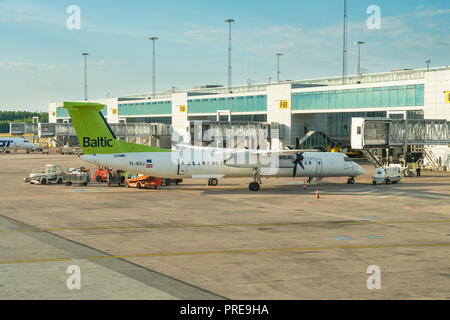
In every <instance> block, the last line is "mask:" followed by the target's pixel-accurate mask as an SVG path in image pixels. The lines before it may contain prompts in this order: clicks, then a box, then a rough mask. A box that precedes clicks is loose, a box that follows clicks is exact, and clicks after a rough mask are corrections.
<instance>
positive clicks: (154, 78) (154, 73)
mask: <svg viewBox="0 0 450 320" xmlns="http://www.w3.org/2000/svg"><path fill="white" fill-rule="evenodd" d="M148 40H151V41H153V76H152V79H153V99H154V98H155V95H156V62H155V55H156V52H155V41H156V40H158V37H150V38H148Z"/></svg>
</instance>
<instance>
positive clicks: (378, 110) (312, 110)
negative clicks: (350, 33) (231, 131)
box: [49, 66, 450, 167]
mask: <svg viewBox="0 0 450 320" xmlns="http://www.w3.org/2000/svg"><path fill="white" fill-rule="evenodd" d="M90 101H91V102H97V103H101V104H104V105H105V109H104V110H103V111H102V113H103V115H104V116H105V118H106V119H107V121H108V122H109V123H111V124H120V123H125V124H139V123H160V124H166V125H170V126H171V130H172V133H175V134H177V135H178V136H181V137H184V140H185V142H188V141H191V137H190V135H191V134H192V130H189V126H191V125H192V123H198V122H199V121H202V123H223V122H229V123H235V122H236V123H262V124H268V125H272V127H273V126H276V127H277V128H279V139H278V140H277V142H278V143H279V144H280V147H285V146H292V145H295V144H296V143H297V146H298V141H299V137H300V138H302V137H304V136H305V135H306V134H307V133H308V132H312V131H315V132H320V133H321V134H322V136H323V137H325V139H330V141H333V143H337V144H339V145H340V146H342V147H350V146H351V141H350V137H351V119H352V118H354V117H378V118H391V119H441V120H442V119H444V120H447V121H450V67H448V66H447V67H437V68H430V69H405V70H393V71H390V72H385V73H376V74H364V75H355V76H348V77H345V78H343V77H333V78H321V79H310V80H298V81H281V82H276V83H270V84H269V83H268V84H253V85H245V86H234V87H231V88H228V87H223V86H214V85H205V86H202V87H198V88H196V89H192V90H185V91H174V92H162V93H156V94H141V95H130V96H123V97H119V98H110V99H95V100H90ZM61 106H62V102H61V103H51V104H50V105H49V119H50V120H49V121H50V122H53V123H64V122H69V123H70V118H69V114H68V112H67V110H65V109H62V108H61ZM449 150H450V149H449V147H448V145H444V146H442V145H441V146H436V149H435V152H436V154H437V155H438V156H439V157H440V158H441V161H442V162H444V163H448V162H450V157H449V153H450V152H449ZM447 167H448V165H447Z"/></svg>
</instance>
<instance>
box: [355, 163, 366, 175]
mask: <svg viewBox="0 0 450 320" xmlns="http://www.w3.org/2000/svg"><path fill="white" fill-rule="evenodd" d="M353 166H354V168H355V171H356V175H357V176H362V175H363V174H366V170H364V169H363V168H361V166H360V165H359V164H357V163H355V162H353Z"/></svg>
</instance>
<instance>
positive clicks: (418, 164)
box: [416, 162, 421, 177]
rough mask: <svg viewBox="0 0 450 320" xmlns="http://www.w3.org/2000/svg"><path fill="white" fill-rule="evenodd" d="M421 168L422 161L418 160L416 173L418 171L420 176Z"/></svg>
mask: <svg viewBox="0 0 450 320" xmlns="http://www.w3.org/2000/svg"><path fill="white" fill-rule="evenodd" d="M420 169H421V165H420V162H418V163H417V169H416V173H417V176H418V177H420Z"/></svg>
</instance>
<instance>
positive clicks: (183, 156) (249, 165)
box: [64, 102, 365, 191]
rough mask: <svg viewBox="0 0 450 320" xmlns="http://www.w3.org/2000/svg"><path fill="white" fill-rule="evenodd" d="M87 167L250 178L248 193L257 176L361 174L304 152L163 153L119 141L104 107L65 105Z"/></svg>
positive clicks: (339, 161)
mask: <svg viewBox="0 0 450 320" xmlns="http://www.w3.org/2000/svg"><path fill="white" fill-rule="evenodd" d="M64 107H65V108H66V109H67V110H68V111H69V114H70V117H71V118H72V123H73V126H74V128H75V131H76V133H77V136H78V140H79V141H80V145H81V148H82V149H83V153H84V155H82V156H81V157H80V158H81V159H82V160H85V161H87V162H90V163H93V164H96V165H102V166H107V167H110V168H115V169H120V170H125V171H129V172H136V173H140V174H145V175H149V176H154V177H164V178H170V179H182V178H201V179H209V182H208V185H212V186H216V185H217V184H218V180H217V179H219V178H225V177H252V178H253V181H252V182H251V183H250V185H249V189H250V190H251V191H259V189H260V182H261V178H262V177H294V178H295V177H308V178H309V180H311V179H315V180H320V179H322V178H324V177H340V176H345V177H349V179H348V181H347V182H348V183H354V181H355V180H354V178H355V177H356V176H359V175H362V174H364V173H365V171H364V169H362V168H361V167H360V166H359V165H358V164H356V163H355V162H353V161H351V160H350V159H349V158H348V157H347V156H346V155H344V154H340V153H329V152H310V151H305V150H280V151H271V150H248V149H218V148H208V147H192V146H178V148H177V150H166V149H160V148H155V147H150V146H144V145H140V144H133V143H129V142H125V141H119V140H118V139H117V138H116V136H115V135H114V133H113V132H112V130H111V128H110V127H109V125H108V123H107V122H106V120H105V119H104V118H103V116H102V114H101V112H100V110H102V109H103V107H104V106H103V105H101V104H96V103H86V102H65V103H64Z"/></svg>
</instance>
